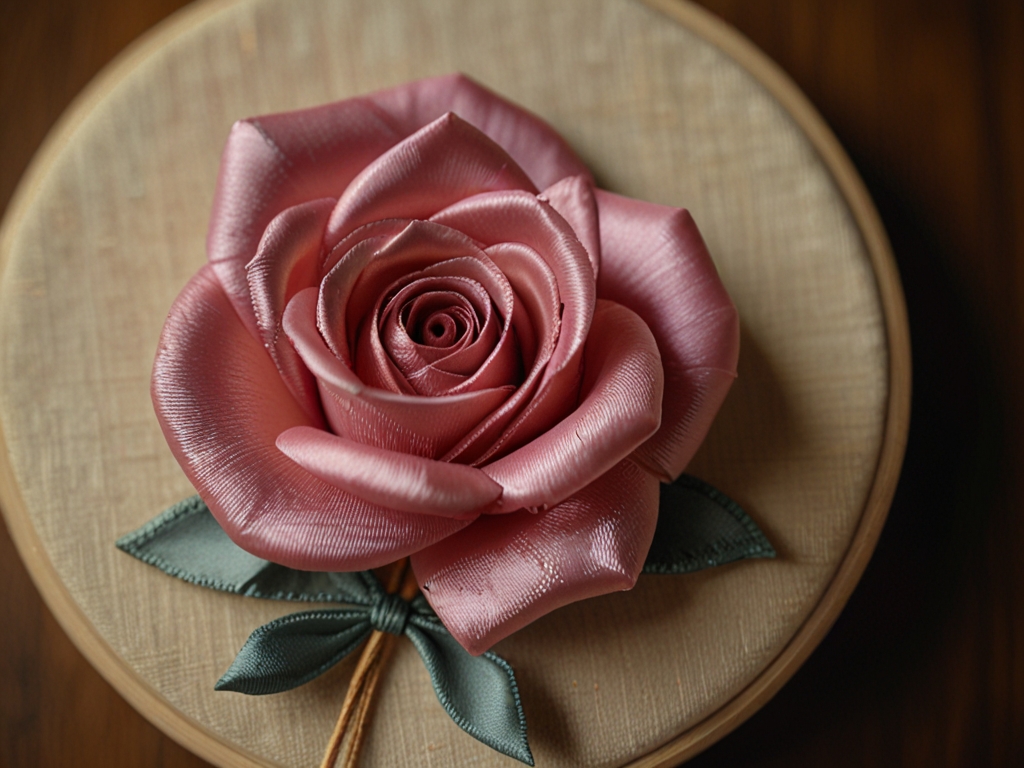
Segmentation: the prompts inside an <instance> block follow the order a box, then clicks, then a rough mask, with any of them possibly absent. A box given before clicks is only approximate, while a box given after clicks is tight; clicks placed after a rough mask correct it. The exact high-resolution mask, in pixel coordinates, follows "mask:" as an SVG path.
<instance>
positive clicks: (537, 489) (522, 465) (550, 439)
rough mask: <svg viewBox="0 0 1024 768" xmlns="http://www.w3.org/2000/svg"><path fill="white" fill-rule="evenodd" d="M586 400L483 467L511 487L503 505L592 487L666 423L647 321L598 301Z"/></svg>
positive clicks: (541, 503)
mask: <svg viewBox="0 0 1024 768" xmlns="http://www.w3.org/2000/svg"><path fill="white" fill-rule="evenodd" d="M583 370H584V376H583V385H582V387H581V388H580V398H581V402H580V404H579V407H577V408H576V410H575V411H573V412H572V413H570V414H569V415H568V416H566V417H565V418H564V419H562V421H560V422H559V423H558V424H555V425H553V426H552V427H551V429H549V430H548V431H547V432H545V433H544V434H543V435H541V436H540V437H537V438H536V439H534V440H532V441H531V442H529V443H527V444H526V445H524V446H523V447H522V448H519V449H518V450H515V451H513V452H512V453H510V454H508V455H507V456H505V457H503V458H501V459H498V460H497V461H495V462H493V463H491V464H486V465H484V467H483V471H484V472H486V473H487V475H488V476H489V477H491V478H492V479H493V480H495V481H496V482H497V483H498V484H499V485H501V487H502V488H504V489H505V491H504V494H503V496H502V498H501V501H500V511H502V512H513V511H515V510H517V509H521V508H523V507H526V508H527V509H531V510H536V509H547V508H548V507H549V506H553V505H555V504H557V503H559V502H560V501H562V500H563V499H565V498H568V497H569V496H570V495H571V494H573V493H575V492H576V491H577V490H579V489H580V488H582V487H583V486H585V485H589V484H590V483H591V482H593V481H594V480H596V479H597V478H598V477H600V476H601V475H603V474H604V473H605V472H607V471H608V470H610V469H611V468H612V467H613V466H615V465H616V464H618V463H619V462H620V461H621V460H622V459H624V458H625V457H626V456H628V455H629V454H630V453H631V452H632V451H633V449H635V448H636V447H637V446H639V445H640V444H641V443H643V442H644V441H645V440H646V439H647V438H649V437H650V436H651V435H653V434H654V432H655V431H656V430H657V429H658V425H659V424H660V423H661V398H662V386H663V383H664V382H663V379H662V373H661V361H660V360H659V359H658V347H657V345H656V344H655V343H654V337H653V336H651V332H650V331H649V330H648V329H647V326H646V325H644V321H643V320H641V319H640V318H639V317H637V316H636V314H634V313H633V312H632V311H631V310H629V309H626V307H623V306H622V305H621V304H615V303H613V302H610V301H600V300H599V301H598V302H597V307H596V309H595V311H594V324H593V326H592V327H591V331H590V338H589V339H587V346H586V350H585V351H584V354H583Z"/></svg>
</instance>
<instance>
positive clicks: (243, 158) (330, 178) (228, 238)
mask: <svg viewBox="0 0 1024 768" xmlns="http://www.w3.org/2000/svg"><path fill="white" fill-rule="evenodd" d="M405 135H406V134H405V133H402V132H400V131H399V130H398V129H397V128H396V127H395V125H394V123H393V122H391V120H390V118H388V116H387V115H386V114H385V113H384V112H382V111H381V110H380V108H379V107H378V106H377V105H376V104H374V102H373V101H372V100H370V99H366V98H356V99H348V100H346V101H340V102H337V103H334V104H326V105H324V106H320V107H314V108H312V109H303V110H298V111H295V112H286V113H281V114H274V115H264V116H262V117H254V118H250V119H248V120H240V121H238V122H237V123H235V124H234V126H233V127H232V128H231V133H230V135H229V136H228V140H227V145H226V146H225V147H224V152H223V154H222V155H221V162H220V174H219V176H218V178H217V190H216V193H215V195H214V202H213V212H212V214H211V216H210V228H209V231H208V232H207V236H206V250H207V256H208V258H209V261H210V263H211V264H212V265H213V268H214V271H215V272H216V274H217V277H218V279H219V280H220V282H221V285H222V286H223V288H224V290H225V292H226V293H227V295H228V298H229V299H230V300H231V303H232V304H233V305H234V307H235V310H236V311H237V312H238V314H239V317H241V318H242V321H243V322H244V323H245V325H246V327H247V328H248V329H249V331H250V332H251V333H253V334H254V335H258V329H257V327H256V318H255V315H254V314H253V309H252V304H251V302H250V300H249V283H248V281H247V280H246V275H245V265H246V264H248V263H249V262H250V261H251V260H252V258H253V256H255V255H256V250H257V247H258V246H259V242H260V239H261V238H262V237H263V232H264V230H265V229H266V228H267V225H268V224H269V223H270V221H271V219H273V218H274V217H275V216H277V214H279V213H281V211H283V210H285V209H286V208H290V207H291V206H293V205H298V204H300V203H306V202H309V201H310V200H317V199H320V198H324V197H333V198H337V197H338V196H339V195H341V193H342V192H343V191H344V190H345V188H346V187H347V186H348V184H349V182H350V181H352V179H354V178H355V176H356V174H358V173H359V172H360V171H361V170H363V168H365V167H366V166H367V165H368V164H369V163H370V162H372V161H373V160H374V159H375V158H377V157H379V156H380V155H381V154H382V153H384V152H386V151H387V150H388V149H390V148H391V147H392V146H394V145H395V144H396V143H397V142H399V141H400V140H401V139H402V138H404V136H405Z"/></svg>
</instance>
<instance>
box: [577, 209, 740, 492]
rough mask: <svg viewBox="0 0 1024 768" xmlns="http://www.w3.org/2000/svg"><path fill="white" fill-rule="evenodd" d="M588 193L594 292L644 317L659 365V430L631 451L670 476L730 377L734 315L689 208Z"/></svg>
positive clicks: (700, 434) (682, 463) (685, 459)
mask: <svg viewBox="0 0 1024 768" xmlns="http://www.w3.org/2000/svg"><path fill="white" fill-rule="evenodd" d="M595 194H596V196H597V205H598V211H599V214H600V217H601V274H600V277H599V279H598V285H597V290H598V295H599V296H600V297H602V298H605V299H611V300H612V301H617V302H619V303H620V304H624V305H626V306H627V307H629V308H630V309H632V310H633V311H634V312H636V313H637V314H638V315H640V317H641V318H643V320H644V322H645V323H647V325H648V326H649V327H650V329H651V332H652V333H653V334H654V338H655V340H656V341H657V342H658V349H659V351H660V352H661V360H662V364H663V365H664V368H665V404H664V409H663V413H662V421H661V428H660V429H659V430H658V432H657V433H656V434H655V435H654V437H652V438H651V439H650V440H649V441H647V443H645V444H644V445H643V446H641V447H640V448H639V449H638V450H637V452H636V458H637V460H638V461H640V462H641V463H642V464H643V465H644V466H645V467H647V468H648V470H649V471H651V472H653V473H655V475H656V476H658V477H660V478H661V479H662V480H665V481H671V480H672V479H674V478H675V477H678V475H679V474H680V473H681V472H682V471H683V469H684V468H685V467H686V465H687V464H688V463H689V461H690V459H691V458H693V454H694V453H696V452H697V448H698V447H699V446H700V443H701V441H703V439H704V436H705V435H706V434H707V432H708V429H710V427H711V422H712V420H713V419H714V417H715V414H716V413H717V412H718V408H719V406H721V404H722V401H723V400H725V396H726V394H727V393H728V391H729V387H730V385H731V384H732V381H733V379H735V378H736V361H737V358H738V356H739V319H738V316H737V314H736V308H735V307H734V306H733V304H732V300H731V299H730V298H729V295H728V294H727V293H726V292H725V288H724V287H723V286H722V281H721V280H720V279H719V277H718V273H717V271H716V270H715V265H714V262H712V260H711V256H710V255H709V254H708V250H707V246H705V245H704V241H703V240H702V239H701V236H700V232H699V231H698V230H697V226H696V224H694V222H693V219H692V218H691V216H690V214H689V213H688V212H687V211H685V210H682V209H678V208H668V207H665V206H661V205H654V204H652V203H644V202H640V201H638V200H630V199H628V198H625V197H620V196H619V195H614V194H612V193H610V192H605V191H603V190H597V192H596V193H595Z"/></svg>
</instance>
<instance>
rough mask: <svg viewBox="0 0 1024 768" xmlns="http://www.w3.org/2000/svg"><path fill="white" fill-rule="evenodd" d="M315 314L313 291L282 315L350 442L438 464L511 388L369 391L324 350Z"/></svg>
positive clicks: (335, 427)
mask: <svg viewBox="0 0 1024 768" xmlns="http://www.w3.org/2000/svg"><path fill="white" fill-rule="evenodd" d="M316 313H317V291H316V289H315V288H309V289H307V290H305V291H300V292H299V293H298V294H296V295H295V298H293V299H292V300H291V301H290V302H289V303H288V308H287V309H286V310H285V313H284V329H285V333H287V334H288V338H289V339H291V342H292V344H294V345H295V349H296V351H297V352H298V353H299V356H300V357H301V358H302V361H303V362H304V363H305V364H306V366H307V367H308V368H309V370H310V371H311V372H312V373H313V375H314V376H315V377H316V379H317V384H318V386H319V389H320V401H321V404H322V405H323V408H324V414H325V415H326V417H327V423H328V424H330V426H331V429H332V431H334V433H335V434H337V435H340V436H342V437H347V438H349V439H350V440H354V441H355V442H358V443H364V444H366V445H372V446H375V447H377V448H385V449H387V450H389V451H396V452H399V453H411V454H415V455H416V456H424V457H426V458H429V459H438V458H440V457H441V456H442V455H443V454H444V453H445V452H447V451H448V450H450V449H451V447H452V446H453V445H455V443H456V442H458V440H459V439H460V438H461V437H462V436H463V435H465V434H466V433H467V432H470V431H471V430H472V429H473V428H474V426H475V425H476V424H477V423H478V422H480V421H481V420H482V419H484V418H485V417H486V416H487V415H488V414H489V413H490V412H491V411H493V410H494V409H496V408H497V407H498V406H500V405H501V404H502V403H503V402H504V401H505V400H506V399H507V398H508V396H509V395H510V394H511V393H512V391H513V389H514V387H511V386H505V387H494V388H491V389H480V390H476V391H474V392H466V393H463V394H458V395H445V396H442V397H423V396H421V395H400V394H396V393H394V392H388V391H385V390H382V389H376V388H374V387H368V386H366V385H365V384H364V383H363V382H362V381H360V379H359V378H358V377H357V376H356V375H355V374H354V373H353V372H352V369H351V368H349V367H348V366H347V365H346V364H345V363H344V362H343V361H341V360H339V359H338V358H337V357H335V355H334V354H333V352H331V350H330V349H329V348H328V346H327V344H326V343H325V342H324V339H323V337H322V336H321V335H320V332H319V331H318V330H317V325H316Z"/></svg>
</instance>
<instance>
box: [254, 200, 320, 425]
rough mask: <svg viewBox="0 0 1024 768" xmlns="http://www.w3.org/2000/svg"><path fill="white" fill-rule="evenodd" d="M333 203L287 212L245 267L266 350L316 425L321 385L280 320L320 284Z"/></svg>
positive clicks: (312, 204)
mask: <svg viewBox="0 0 1024 768" xmlns="http://www.w3.org/2000/svg"><path fill="white" fill-rule="evenodd" d="M334 202H335V201H334V198H330V197H328V198H325V199H323V200H314V201H312V202H309V203H303V204H301V205H295V206H292V207H291V208H286V209H285V210H284V211H282V212H281V213H280V214H278V215H277V216H276V217H275V218H274V219H273V220H272V221H271V222H270V224H269V225H268V226H267V229H266V231H265V232H264V233H263V239H262V240H260V245H259V248H258V249H257V251H256V256H255V258H253V260H252V261H250V262H249V263H248V264H247V265H246V268H245V269H246V276H247V277H248V280H249V292H250V294H251V296H252V308H253V311H254V312H255V314H256V322H257V325H258V326H259V331H260V338H261V339H262V340H263V346H265V347H266V348H267V351H268V352H269V353H270V357H271V358H273V360H274V364H275V365H276V366H277V369H278V371H280V372H281V377H282V378H283V379H284V381H285V384H287V385H288V389H289V390H291V393H292V395H294V397H295V399H296V400H298V401H299V403H300V404H301V405H302V407H303V410H305V411H306V413H307V415H309V417H310V418H311V419H313V420H314V421H316V422H320V421H321V420H322V418H323V417H322V415H321V412H320V402H319V398H318V397H317V392H316V382H315V381H314V380H313V376H312V374H310V372H309V371H308V370H307V369H306V366H304V365H303V364H302V361H301V360H300V359H299V356H298V355H297V354H296V353H295V350H294V349H293V348H292V345H291V344H290V343H289V342H288V338H287V337H286V336H285V335H284V333H282V328H281V318H282V316H283V315H284V308H285V306H286V305H287V304H288V300H289V299H290V298H291V297H292V296H294V295H295V294H296V293H297V292H298V291H300V290H302V289H303V288H308V287H310V286H312V285H316V284H317V283H318V282H319V279H320V261H321V258H320V257H321V255H322V250H323V248H322V241H323V234H324V227H326V226H327V217H328V216H330V214H331V210H332V209H333V207H334Z"/></svg>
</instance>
